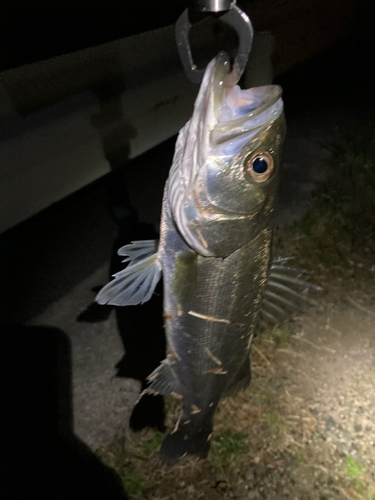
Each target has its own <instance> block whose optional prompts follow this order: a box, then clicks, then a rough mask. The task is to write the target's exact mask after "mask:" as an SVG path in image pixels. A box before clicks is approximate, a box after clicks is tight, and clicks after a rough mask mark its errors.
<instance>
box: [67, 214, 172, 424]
mask: <svg viewBox="0 0 375 500" xmlns="http://www.w3.org/2000/svg"><path fill="white" fill-rule="evenodd" d="M158 238H159V235H158V233H157V232H156V231H155V228H154V226H153V225H152V224H144V223H139V222H138V221H137V219H136V218H135V217H133V216H130V217H127V218H124V219H123V220H121V222H119V235H118V238H117V239H116V240H115V242H114V244H113V250H112V256H111V265H110V275H111V276H112V275H113V274H115V273H116V272H118V271H120V270H122V269H124V266H125V265H126V264H123V263H122V261H123V257H119V256H118V255H117V251H118V249H119V248H121V247H122V246H124V245H127V244H129V243H130V242H132V241H137V240H150V239H158ZM99 289H100V287H98V289H97V290H96V291H99ZM114 309H115V312H116V321H117V327H118V332H119V335H120V337H121V341H122V343H123V346H124V351H125V355H124V356H123V358H122V359H121V360H120V361H119V362H118V363H117V365H116V369H117V373H116V376H117V377H123V378H133V379H135V380H139V381H140V382H141V384H142V385H141V393H142V392H143V391H144V390H145V389H146V387H147V385H148V382H147V376H148V375H150V373H151V372H152V371H153V370H154V369H155V368H157V366H159V364H160V362H161V361H162V360H163V359H164V358H165V353H166V340H165V334H164V328H163V317H162V314H163V312H162V311H163V285H162V282H159V284H158V285H157V287H156V290H155V292H154V294H153V296H152V298H151V299H150V300H149V301H148V302H146V303H145V304H142V305H138V306H127V307H114ZM111 310H112V307H111V306H102V305H99V304H96V303H92V304H90V305H89V306H88V308H87V309H86V310H85V311H83V312H82V313H81V314H80V315H79V317H78V318H77V319H78V321H83V322H88V323H93V322H99V321H104V320H106V319H107V318H108V315H109V313H110V312H111ZM130 427H131V428H132V429H133V430H135V431H138V430H141V429H144V428H145V427H152V428H154V429H158V430H160V431H164V430H165V426H164V403H163V397H162V396H158V395H147V394H146V395H144V396H143V397H142V398H141V399H140V400H139V401H138V403H137V404H136V405H135V407H134V408H133V411H132V414H131V416H130Z"/></svg>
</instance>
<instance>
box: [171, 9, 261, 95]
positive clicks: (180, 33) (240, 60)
mask: <svg viewBox="0 0 375 500" xmlns="http://www.w3.org/2000/svg"><path fill="white" fill-rule="evenodd" d="M219 19H220V21H223V22H224V23H226V24H229V26H231V27H232V28H233V29H234V30H235V31H236V33H237V34H238V37H239V46H238V49H237V54H236V57H235V59H234V63H233V68H232V71H231V73H229V74H228V75H227V76H226V78H225V82H224V83H225V86H229V87H232V86H233V85H235V84H236V83H237V82H238V80H239V79H240V78H241V75H242V73H243V72H244V70H245V66H246V63H247V59H248V57H249V53H250V50H251V45H252V42H253V36H254V33H253V27H252V25H251V22H250V19H249V18H248V17H247V15H246V14H245V13H244V12H243V11H242V10H241V9H240V8H239V7H237V5H235V3H234V2H233V3H232V4H231V5H230V10H229V11H228V12H227V13H226V14H224V15H222V16H221V17H220V18H219ZM191 26H192V25H191V23H190V21H189V13H188V9H186V10H185V11H184V12H183V13H182V14H181V16H180V17H179V18H178V20H177V23H176V41H177V49H178V52H179V54H180V58H181V61H182V65H183V67H184V69H185V72H186V74H187V76H188V78H189V79H190V80H191V81H192V82H194V83H200V82H201V81H202V78H203V75H204V71H205V70H204V69H198V68H197V66H196V65H195V64H194V61H193V56H192V53H191V48H190V44H189V31H190V28H191Z"/></svg>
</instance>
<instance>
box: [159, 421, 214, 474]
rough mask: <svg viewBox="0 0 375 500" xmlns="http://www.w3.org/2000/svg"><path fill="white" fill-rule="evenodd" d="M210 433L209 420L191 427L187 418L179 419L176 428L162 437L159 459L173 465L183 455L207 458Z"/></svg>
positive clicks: (210, 424) (191, 424) (210, 425)
mask: <svg viewBox="0 0 375 500" xmlns="http://www.w3.org/2000/svg"><path fill="white" fill-rule="evenodd" d="M189 425H190V426H191V427H190V428H189ZM211 435H212V423H211V422H209V423H208V424H204V426H199V427H198V426H194V427H193V423H190V422H189V420H185V421H181V422H180V424H179V426H178V429H177V430H175V431H172V432H170V433H169V434H168V435H167V436H166V437H165V438H164V441H163V442H162V444H161V449H160V451H159V456H160V459H161V460H162V461H163V462H164V463H165V464H167V465H174V464H176V463H177V462H178V461H179V460H180V459H181V458H182V457H184V456H185V455H194V456H196V457H198V458H207V455H208V451H209V449H210V439H211Z"/></svg>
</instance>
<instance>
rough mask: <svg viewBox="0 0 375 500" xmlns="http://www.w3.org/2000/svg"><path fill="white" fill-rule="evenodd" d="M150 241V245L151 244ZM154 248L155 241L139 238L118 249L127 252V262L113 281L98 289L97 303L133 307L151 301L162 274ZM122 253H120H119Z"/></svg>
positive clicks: (125, 253)
mask: <svg viewBox="0 0 375 500" xmlns="http://www.w3.org/2000/svg"><path fill="white" fill-rule="evenodd" d="M151 242H152V244H151ZM154 249H155V241H154V240H148V241H145V242H143V241H138V242H134V243H132V244H131V245H126V246H125V247H122V248H121V249H120V250H119V254H120V255H128V257H129V258H128V259H125V261H124V262H126V261H128V262H130V264H129V265H128V266H127V267H126V268H125V269H123V270H122V271H120V272H118V273H116V274H114V275H113V277H114V280H112V281H111V282H110V283H108V284H107V285H106V286H105V287H104V288H102V289H101V290H100V292H99V293H98V295H97V296H96V298H95V300H96V302H98V303H99V304H111V305H113V306H135V305H137V304H143V303H144V302H147V301H148V300H150V298H151V296H152V294H153V292H154V290H155V287H156V285H157V283H158V281H159V279H160V276H161V263H160V261H159V257H158V253H157V252H156V253H151V250H154ZM120 252H121V253H120Z"/></svg>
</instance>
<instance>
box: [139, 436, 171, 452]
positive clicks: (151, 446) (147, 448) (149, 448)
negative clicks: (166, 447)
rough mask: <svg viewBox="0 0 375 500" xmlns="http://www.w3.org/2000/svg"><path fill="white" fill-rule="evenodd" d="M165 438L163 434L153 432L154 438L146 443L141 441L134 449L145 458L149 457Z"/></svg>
mask: <svg viewBox="0 0 375 500" xmlns="http://www.w3.org/2000/svg"><path fill="white" fill-rule="evenodd" d="M164 436H165V433H164V432H155V436H154V437H153V438H151V439H148V440H147V441H141V442H139V443H138V444H137V446H136V449H137V450H138V451H140V452H141V453H143V454H144V455H146V456H149V455H151V453H153V452H154V451H155V450H157V449H158V447H159V446H160V445H161V442H162V441H163V439H164Z"/></svg>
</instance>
